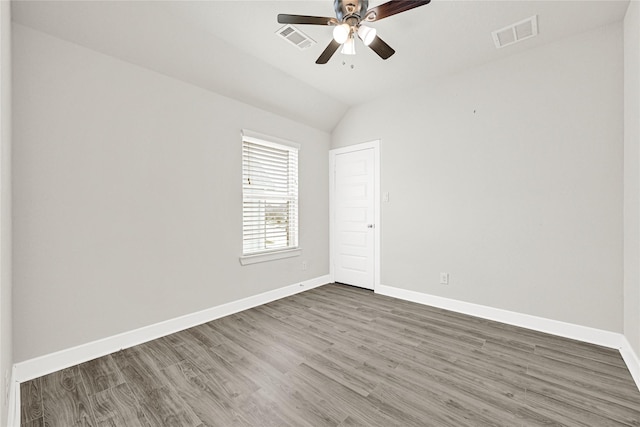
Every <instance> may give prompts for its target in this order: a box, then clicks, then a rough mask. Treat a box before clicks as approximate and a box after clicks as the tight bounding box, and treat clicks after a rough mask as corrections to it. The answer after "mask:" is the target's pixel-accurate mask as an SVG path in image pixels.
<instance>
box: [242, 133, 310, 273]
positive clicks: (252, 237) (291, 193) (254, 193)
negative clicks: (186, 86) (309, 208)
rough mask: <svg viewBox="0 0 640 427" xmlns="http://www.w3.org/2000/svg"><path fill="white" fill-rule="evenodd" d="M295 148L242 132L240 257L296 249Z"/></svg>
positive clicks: (285, 142)
mask: <svg viewBox="0 0 640 427" xmlns="http://www.w3.org/2000/svg"><path fill="white" fill-rule="evenodd" d="M298 149H299V146H298V145H297V144H294V143H290V142H287V141H282V140H279V139H277V138H272V137H265V136H264V135H258V134H256V133H254V132H250V131H246V130H245V131H243V133H242V255H243V257H246V256H252V255H258V254H270V253H274V252H281V251H286V250H292V249H297V248H298ZM294 255H295V254H294ZM241 260H242V259H241ZM243 263H244V262H243Z"/></svg>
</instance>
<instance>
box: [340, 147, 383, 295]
mask: <svg viewBox="0 0 640 427" xmlns="http://www.w3.org/2000/svg"><path fill="white" fill-rule="evenodd" d="M361 150H373V154H374V156H373V157H374V166H373V173H374V174H375V176H374V179H373V185H374V193H373V194H374V201H373V209H374V214H373V215H374V229H373V232H374V234H373V235H374V254H373V257H374V258H373V262H374V271H373V290H374V292H375V290H376V289H377V288H378V286H379V285H380V229H381V224H380V140H379V139H378V140H374V141H370V142H363V143H360V144H354V145H349V146H346V147H342V148H335V149H333V150H329V236H330V237H329V252H330V253H329V274H330V276H331V281H332V282H333V281H335V272H334V266H335V261H336V259H335V257H336V256H337V255H336V254H337V251H336V250H335V247H334V242H335V238H334V232H335V201H334V197H335V185H336V182H335V160H336V155H339V154H345V153H352V152H355V151H361Z"/></svg>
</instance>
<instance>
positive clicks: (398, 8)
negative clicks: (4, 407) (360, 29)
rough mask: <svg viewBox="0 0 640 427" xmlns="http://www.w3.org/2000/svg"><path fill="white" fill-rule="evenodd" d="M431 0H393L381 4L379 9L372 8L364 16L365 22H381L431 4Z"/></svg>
mask: <svg viewBox="0 0 640 427" xmlns="http://www.w3.org/2000/svg"><path fill="white" fill-rule="evenodd" d="M430 2H431V0H402V1H397V0H392V1H388V2H386V3H383V4H381V5H380V6H377V7H372V8H371V9H369V10H368V11H367V13H366V14H365V16H364V20H365V21H368V22H373V21H379V20H381V19H384V18H388V17H389V16H393V15H396V14H398V13H401V12H406V11H407V10H411V9H414V8H416V7H420V6H424V5H425V4H429V3H430Z"/></svg>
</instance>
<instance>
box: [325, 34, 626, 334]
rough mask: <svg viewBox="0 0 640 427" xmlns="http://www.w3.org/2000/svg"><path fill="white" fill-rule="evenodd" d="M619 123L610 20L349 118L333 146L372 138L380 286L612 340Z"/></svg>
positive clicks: (619, 240) (616, 302)
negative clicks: (599, 332)
mask: <svg viewBox="0 0 640 427" xmlns="http://www.w3.org/2000/svg"><path fill="white" fill-rule="evenodd" d="M622 117H623V50H622V27H621V25H620V24H619V23H618V24H615V25H611V26H607V27H603V28H600V29H597V30H593V31H590V32H588V33H584V34H581V35H577V36H574V37H571V38H567V39H563V40H561V41H557V42H554V43H551V44H548V45H545V46H543V47H540V48H537V49H532V50H529V51H526V52H524V53H521V54H518V55H514V56H511V57H509V58H506V59H504V60H500V61H497V62H493V63H488V64H485V65H483V66H479V67H476V68H473V69H469V70H466V71H464V72H461V73H459V74H457V75H452V76H450V77H448V78H446V79H443V80H441V81H438V82H430V84H428V85H425V86H423V87H415V88H413V89H412V90H411V91H408V92H400V93H397V94H396V95H394V96H392V97H387V98H383V99H380V100H377V101H374V102H371V103H369V104H365V105H362V106H359V107H357V108H354V109H352V110H351V111H350V112H349V113H348V114H347V115H346V116H345V117H344V119H343V120H342V121H341V123H340V124H339V125H338V126H337V127H336V129H335V130H334V132H333V135H332V147H334V148H335V147H341V146H345V145H349V144H353V143H358V142H363V141H369V140H373V139H378V138H379V139H381V187H382V188H381V190H382V191H383V192H389V194H390V201H389V202H388V203H383V204H382V224H381V225H382V230H381V233H382V242H381V244H382V253H381V255H382V265H381V268H382V277H381V282H382V284H384V285H387V286H394V287H398V288H404V289H408V290H412V291H419V292H424V293H427V294H432V295H437V296H442V297H447V298H452V299H457V300H461V301H466V302H472V303H476V304H482V305H486V306H490V307H495V308H500V309H506V310H510V311H515V312H520V313H525V314H530V315H535V316H540V317H544V318H548V319H554V320H559V321H565V322H569V323H574V324H578V325H583V326H589V327H594V328H599V329H603V330H608V331H614V332H622V323H623V321H622V317H623V315H622V310H623V300H622V297H623V296H622V294H623V287H622V280H623V274H622V257H623V255H622V249H623V237H622V233H623V232H622V203H623V202H622V197H623V190H622V188H623V187H622V183H623V169H622V166H623V160H622V159H623V121H622ZM440 272H448V273H450V284H449V285H448V286H444V285H440V284H438V281H439V273H440Z"/></svg>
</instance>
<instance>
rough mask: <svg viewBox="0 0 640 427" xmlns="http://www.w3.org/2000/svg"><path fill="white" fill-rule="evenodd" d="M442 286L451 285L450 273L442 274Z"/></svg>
mask: <svg viewBox="0 0 640 427" xmlns="http://www.w3.org/2000/svg"><path fill="white" fill-rule="evenodd" d="M440 284H441V285H448V284H449V273H440Z"/></svg>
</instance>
